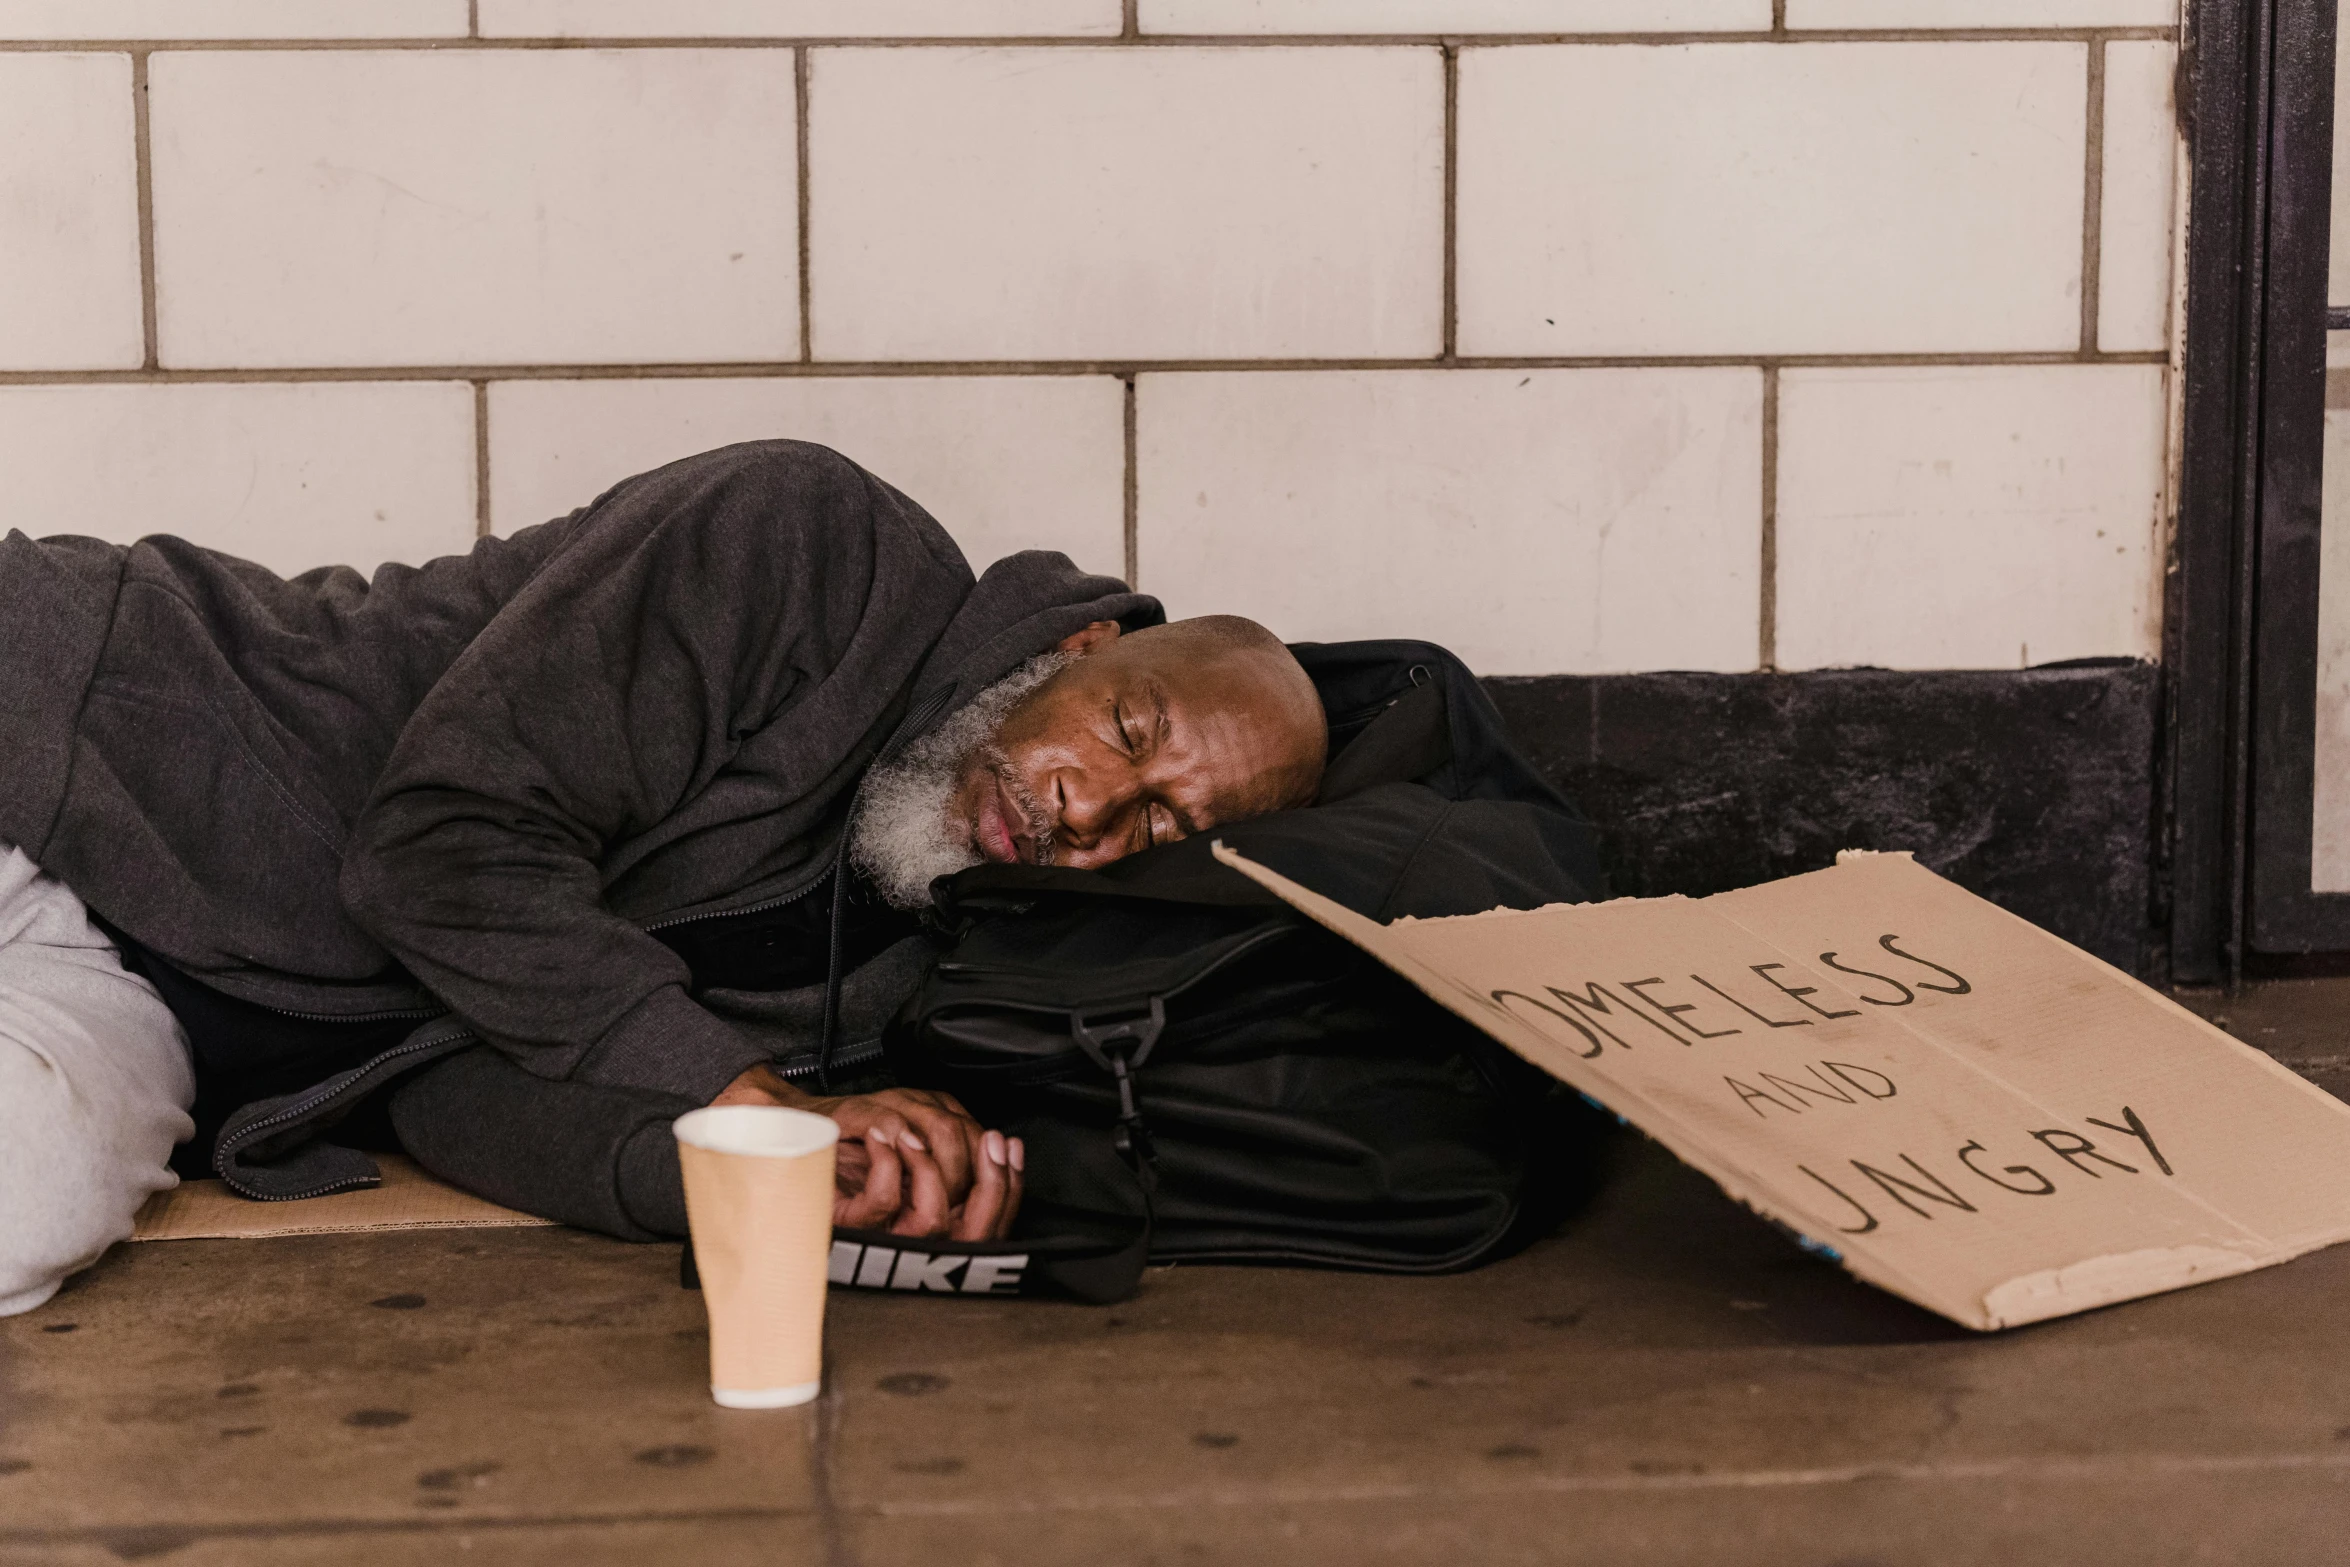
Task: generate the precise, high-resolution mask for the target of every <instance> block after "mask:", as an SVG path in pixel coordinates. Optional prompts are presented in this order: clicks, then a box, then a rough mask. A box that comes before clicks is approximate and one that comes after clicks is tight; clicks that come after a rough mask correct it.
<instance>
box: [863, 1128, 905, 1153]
mask: <svg viewBox="0 0 2350 1567" xmlns="http://www.w3.org/2000/svg"><path fill="white" fill-rule="evenodd" d="M865 1141H867V1142H869V1143H879V1144H881V1145H882V1146H883V1147H885V1148H894V1147H896V1146H897V1141H898V1134H897V1133H895V1132H893V1131H890V1130H889V1129H888V1128H887V1127H881V1126H877V1127H875V1128H873V1130H872V1131H870V1132H867V1133H866V1134H865Z"/></svg>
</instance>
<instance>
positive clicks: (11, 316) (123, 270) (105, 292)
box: [0, 54, 146, 370]
mask: <svg viewBox="0 0 2350 1567" xmlns="http://www.w3.org/2000/svg"><path fill="white" fill-rule="evenodd" d="M131 126H132V110H131V62H130V56H128V55H121V54H16V55H0V370H60V369H110V368H118V367H122V366H131V365H136V364H138V363H139V362H140V360H141V359H142V358H143V357H144V355H145V352H146V350H145V344H144V339H143V332H142V329H141V327H140V325H139V315H140V306H139V230H138V185H137V174H136V164H135V159H134V153H133V150H132V148H133V136H132V128H131Z"/></svg>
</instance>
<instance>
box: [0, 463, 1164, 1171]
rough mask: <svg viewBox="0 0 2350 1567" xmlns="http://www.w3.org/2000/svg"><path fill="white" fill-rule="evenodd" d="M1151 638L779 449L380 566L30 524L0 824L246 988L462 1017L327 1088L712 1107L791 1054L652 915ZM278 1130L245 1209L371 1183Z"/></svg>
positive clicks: (820, 866) (1, 679) (300, 1004)
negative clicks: (265, 559) (456, 1074)
mask: <svg viewBox="0 0 2350 1567" xmlns="http://www.w3.org/2000/svg"><path fill="white" fill-rule="evenodd" d="M1162 618H1163V617H1162V615H1161V612H1160V609H1159V606H1158V604H1157V602H1156V601H1155V600H1152V599H1149V598H1147V597H1144V596H1142V595H1140V594H1135V593H1131V592H1128V591H1126V589H1125V587H1124V585H1123V584H1121V583H1119V582H1117V581H1115V580H1113V579H1109V578H1104V577H1095V576H1088V575H1085V574H1083V573H1080V572H1079V571H1077V569H1076V568H1075V567H1074V566H1072V565H1071V564H1070V563H1069V561H1068V560H1067V559H1066V558H1065V557H1063V556H1060V555H1057V554H1051V553H1046V552H1041V551H1031V552H1027V553H1023V554H1019V555H1014V556H1012V557H1010V558H1008V559H1006V560H1003V561H1000V562H998V563H997V564H996V565H995V566H993V567H991V568H990V569H989V571H988V572H987V574H986V575H985V576H984V577H982V578H979V579H978V580H977V581H976V582H975V581H974V580H973V578H972V575H971V572H970V569H969V568H968V567H967V566H966V565H965V564H964V561H963V558H962V555H961V553H960V552H959V551H958V550H957V549H956V547H955V545H954V542H953V541H952V540H951V539H949V538H948V537H947V535H946V532H945V530H943V529H942V528H940V527H939V525H938V524H937V523H936V522H935V521H933V520H932V519H931V518H930V517H929V516H928V515H927V514H926V513H925V512H923V510H922V509H921V508H920V507H919V506H917V505H915V504H914V503H913V502H912V501H910V500H908V499H907V498H906V497H905V496H903V495H901V494H899V493H898V492H897V491H896V490H893V489H891V488H890V487H889V486H888V485H887V484H884V483H882V482H881V481H880V480H879V479H876V478H875V477H873V476H872V475H871V474H868V473H866V472H865V471H864V470H863V469H861V468H859V467H858V466H857V465H856V464H854V463H852V462H850V461H849V460H848V459H846V458H844V457H842V456H840V455H839V454H838V453H835V452H831V451H828V450H826V449H824V448H822V447H817V446H810V445H805V444H802V443H799V442H792V441H763V442H753V443H749V444H746V445H741V446H733V447H728V448H725V449H724V450H721V451H716V452H710V453H706V454H704V455H702V456H699V457H693V458H689V459H687V460H685V461H683V462H678V463H672V464H670V465H669V466H668V467H665V468H661V469H657V470H655V471H654V472H652V473H648V474H644V475H641V476H639V477H637V478H634V479H630V480H627V481H625V482H624V483H622V484H619V485H617V486H615V487H614V488H613V489H612V490H610V491H609V492H607V493H606V494H605V495H603V496H602V497H600V498H599V499H597V500H596V501H595V502H594V503H593V504H591V505H589V506H587V507H585V508H583V509H582V510H580V511H578V512H575V513H573V514H572V515H571V516H569V517H566V518H563V519H561V520H559V521H556V522H551V523H547V524H545V525H543V526H541V527H536V528H531V529H526V530H524V531H523V532H521V533H518V534H516V535H514V536H513V537H512V538H508V539H485V540H483V541H482V542H481V543H480V544H479V545H478V546H476V547H475V549H474V550H473V551H472V552H471V553H470V554H467V555H463V556H455V557H450V558H448V559H444V560H437V561H433V562H431V563H430V564H428V565H425V566H422V567H416V568H410V567H404V566H386V567H383V568H381V569H380V570H379V571H377V573H376V574H375V576H374V577H373V579H372V580H370V579H365V578H362V577H361V576H359V575H358V574H357V573H356V572H353V571H350V570H348V569H346V568H339V567H338V568H332V569H327V570H321V571H314V572H309V573H306V574H304V575H303V576H300V577H297V578H294V579H292V580H286V579H282V578H279V577H277V576H275V575H273V574H271V573H269V572H267V571H265V570H263V569H261V568H259V567H256V566H253V565H250V564H247V563H245V562H242V561H237V560H233V559H230V558H229V557H226V556H223V555H219V554H216V553H213V552H211V551H208V550H203V549H199V548H197V547H196V546H194V545H190V544H187V543H185V542H182V541H180V540H177V539H172V538H167V537H158V538H152V539H147V540H143V541H141V542H140V543H138V544H136V545H132V546H129V547H127V548H126V547H121V546H115V545H108V544H102V543H99V542H97V541H95V540H89V539H79V538H53V539H44V540H39V541H35V540H31V539H28V538H26V537H24V536H23V535H22V534H18V533H12V534H10V535H8V537H7V538H6V539H5V540H0V715H5V720H6V724H7V730H6V739H7V743H6V744H5V745H0V839H5V840H7V841H10V842H13V843H15V844H17V845H18V846H20V847H21V848H23V849H24V850H25V851H26V852H27V853H28V854H30V855H31V856H32V857H33V858H34V859H35V860H36V861H37V862H39V863H40V864H41V866H42V867H43V868H44V869H46V870H48V871H49V872H51V873H52V874H54V875H56V876H58V877H59V878H60V879H61V880H63V881H64V882H65V883H66V884H67V885H68V886H70V887H72V888H73V889H74V890H75V891H76V892H77V893H79V894H80V895H81V897H82V898H83V900H84V901H85V902H87V903H88V904H89V905H90V906H91V907H92V909H94V910H95V911H96V912H97V913H98V914H100V915H101V916H102V917H103V918H105V919H106V920H107V921H108V922H110V923H111V924H113V925H114V926H115V927H116V928H118V929H119V930H121V931H123V932H124V933H126V934H127V935H129V936H130V937H131V938H133V939H134V940H135V941H136V942H137V943H138V944H139V945H140V946H143V947H144V948H146V949H147V950H148V951H149V952H151V953H153V954H155V955H157V956H159V957H160V958H162V959H164V960H165V961H167V962H168V963H170V964H171V965H172V966H173V967H175V968H177V969H179V970H180V971H181V972H182V973H184V974H187V975H189V976H190V977H192V978H194V979H197V980H199V981H201V982H202V983H203V984H205V985H208V986H211V987H212V988H214V989H216V990H219V991H221V992H223V993H226V994H228V995H230V996H234V997H236V998H239V999H241V1000H244V1001H250V1002H255V1003H259V1004H262V1005H265V1006H268V1007H272V1008H275V1009H278V1010H280V1011H284V1012H289V1013H296V1014H305V1015H319V1016H327V1017H337V1018H351V1017H364V1016H368V1015H380V1014H383V1013H386V1012H392V1011H399V1010H402V1009H406V1008H418V1009H420V1010H430V1009H433V1008H435V1007H445V1008H446V1009H448V1011H449V1012H450V1013H451V1014H453V1016H451V1017H449V1018H447V1019H445V1020H442V1021H440V1022H438V1023H435V1024H430V1025H427V1026H426V1027H425V1028H422V1029H420V1030H418V1033H417V1034H416V1035H415V1036H412V1037H411V1041H410V1044H411V1046H413V1047H415V1048H413V1049H411V1051H410V1053H409V1055H408V1056H407V1057H405V1058H403V1061H402V1062H401V1063H385V1064H384V1066H383V1069H381V1070H377V1071H375V1072H372V1073H368V1074H364V1075H363V1076H362V1077H361V1078H360V1079H358V1080H355V1081H354V1082H352V1083H349V1084H346V1085H343V1088H342V1089H341V1091H339V1092H336V1093H333V1094H329V1095H328V1096H327V1100H328V1101H329V1102H330V1104H341V1103H346V1102H348V1100H349V1098H350V1096H351V1094H352V1092H354V1091H357V1090H360V1089H365V1088H372V1087H373V1086H376V1085H377V1084H378V1083H380V1082H382V1081H384V1080H385V1079H386V1076H387V1073H388V1072H389V1070H390V1069H391V1068H392V1066H393V1065H395V1064H417V1063H419V1062H421V1061H422V1060H427V1059H431V1058H432V1057H434V1056H437V1055H439V1054H442V1053H444V1051H445V1050H446V1049H448V1048H453V1047H455V1046H456V1045H457V1044H459V1043H470V1042H472V1041H473V1040H481V1041H486V1042H487V1043H489V1044H490V1045H492V1046H494V1047H496V1050H497V1051H498V1052H499V1054H500V1055H501V1056H503V1057H504V1058H505V1059H506V1060H507V1061H508V1062H510V1063H511V1064H512V1066H513V1067H515V1068H519V1069H520V1071H521V1072H522V1073H524V1074H527V1075H528V1076H529V1077H531V1078H535V1079H538V1080H541V1081H545V1082H551V1083H576V1084H580V1085H583V1086H589V1087H594V1088H600V1089H607V1090H614V1091H620V1092H634V1093H640V1094H650V1095H653V1096H657V1097H658V1098H660V1099H662V1100H664V1101H675V1102H683V1101H692V1102H697V1103H698V1102H707V1100H708V1099H709V1098H710V1097H711V1096H712V1095H713V1094H715V1093H716V1092H717V1091H718V1089H719V1088H721V1087H723V1086H724V1085H725V1084H726V1083H728V1082H730V1081H731V1080H732V1079H733V1078H734V1077H736V1076H738V1075H739V1074H740V1073H741V1072H742V1071H743V1070H745V1069H746V1068H747V1067H749V1066H750V1065H752V1064H754V1063H756V1062H759V1061H762V1060H766V1059H770V1058H771V1057H772V1056H773V1055H774V1054H775V1053H776V1046H775V1042H774V1040H773V1039H772V1038H766V1037H762V1034H761V1031H759V1030H757V1029H756V1028H746V1027H745V1026H743V1024H742V1023H741V1022H739V1021H737V1020H735V1019H731V1018H727V1017H721V1016H720V1015H718V1014H717V1013H715V1012H713V1011H711V1010H710V1009H709V1008H708V1007H707V1006H705V1005H704V1004H703V1002H702V1001H701V1000H699V999H697V998H696V997H695V996H693V995H692V994H691V993H690V991H689V980H690V976H689V974H688V973H687V971H686V968H685V965H684V963H683V962H682V960H680V959H679V958H678V957H677V956H676V955H675V954H674V953H672V952H671V951H670V950H669V949H668V948H667V947H665V946H664V945H662V944H661V943H660V942H659V941H657V940H655V939H654V938H653V937H651V936H649V935H647V934H646V932H645V927H646V926H648V925H652V924H657V923H660V922H663V921H665V920H669V919H673V918H676V917H678V916H680V915H692V914H700V913H715V912H723V911H728V910H734V909H742V908H748V907H751V906H754V905H757V904H760V903H763V902H766V901H768V900H771V899H777V898H781V897H785V896H788V895H790V894H792V893H793V892H796V891H798V890H800V889H801V888H804V887H806V886H807V885H809V884H810V883H812V882H814V881H815V880H817V879H819V878H820V877H821V876H823V875H824V874H825V873H826V871H827V870H828V869H829V868H830V863H831V854H832V850H833V848H834V846H835V844H836V843H837V841H838V838H839V835H840V833H841V831H842V827H843V823H844V821H845V819H846V815H847V811H848V808H849V803H850V800H851V797H852V795H853V793H854V790H855V787H856V785H857V782H858V781H859V779H860V778H861V777H862V776H863V774H864V772H865V770H866V769H867V768H868V767H869V766H870V765H871V764H872V762H873V761H874V759H875V758H876V756H877V755H878V754H880V753H881V752H882V751H883V750H884V748H885V747H888V746H892V745H903V744H904V743H906V742H907V741H909V740H910V739H912V738H913V737H914V735H915V734H916V733H919V732H921V731H923V730H925V729H927V728H928V727H929V726H930V725H932V724H935V723H936V722H938V721H939V720H940V719H942V718H943V717H944V716H945V715H946V714H947V713H949V712H951V711H953V709H954V708H955V707H957V706H959V705H960V704H961V703H962V702H964V701H967V700H968V699H969V698H970V697H971V696H972V695H974V694H976V693H977V692H978V691H979V690H980V689H981V688H983V687H984V686H986V685H987V684H988V683H990V682H991V681H993V680H995V679H996V678H998V677H1000V676H1001V675H1003V674H1004V673H1006V672H1008V671H1009V670H1011V669H1012V668H1014V667H1015V666H1017V665H1018V664H1019V663H1020V662H1021V661H1022V660H1024V659H1026V658H1029V657H1031V656H1033V655H1035V654H1037V653H1039V652H1042V651H1044V650H1045V649H1046V648H1049V647H1050V646H1051V645H1052V644H1053V643H1054V642H1056V641H1058V640H1059V639H1060V638H1062V637H1064V636H1066V635H1068V634H1069V633H1070V632H1073V631H1075V630H1077V629H1078V628H1079V627H1081V626H1083V625H1085V624H1087V623H1088V622H1090V621H1095V620H1118V621H1121V622H1123V623H1124V624H1125V625H1126V626H1128V627H1129V628H1135V627H1140V626H1144V625H1150V624H1155V623H1157V622H1158V621H1159V620H1160V619H1162ZM427 1045H430V1046H431V1048H429V1049H428V1048H425V1047H426V1046H427ZM327 1086H329V1087H332V1086H333V1085H327ZM291 1097H293V1098H296V1099H305V1098H308V1099H316V1098H318V1096H317V1095H310V1096H291ZM289 1108H299V1107H289V1106H282V1105H281V1106H277V1107H274V1108H272V1109H271V1110H270V1115H271V1116H275V1117H277V1119H276V1120H274V1121H272V1122H271V1125H270V1127H269V1128H268V1131H269V1135H267V1136H266V1137H263V1136H251V1135H249V1136H247V1137H246V1138H245V1140H244V1142H243V1144H242V1145H241V1146H242V1150H243V1152H242V1155H241V1156H239V1157H242V1158H243V1159H245V1160H246V1161H248V1163H247V1166H246V1169H245V1173H246V1174H248V1175H251V1174H253V1173H254V1172H253V1167H252V1161H257V1160H260V1159H263V1158H265V1157H266V1158H270V1159H274V1160H276V1161H277V1163H278V1164H279V1165H280V1166H281V1169H280V1171H279V1174H280V1175H282V1176H283V1177H284V1178H283V1179H280V1180H276V1181H274V1182H272V1181H270V1180H267V1179H260V1180H257V1181H256V1182H254V1183H252V1185H253V1189H255V1192H256V1195H272V1196H290V1195H295V1194H296V1189H297V1188H299V1189H303V1190H308V1189H316V1188H317V1186H318V1185H319V1182H320V1181H321V1180H329V1181H330V1183H331V1185H333V1186H342V1185H357V1184H365V1182H366V1180H367V1179H370V1178H372V1171H371V1169H369V1170H364V1171H363V1170H362V1168H361V1167H362V1166H364V1165H365V1161H364V1160H360V1161H359V1162H358V1164H356V1165H354V1164H352V1163H351V1162H350V1161H349V1160H343V1161H340V1162H339V1163H333V1164H332V1169H331V1170H330V1169H329V1166H328V1165H325V1164H318V1163H317V1162H316V1161H312V1163H311V1164H309V1165H307V1166H303V1167H302V1168H300V1169H297V1168H296V1165H299V1164H300V1163H301V1161H298V1160H297V1161H292V1162H289V1161H288V1160H287V1159H286V1157H285V1156H286V1155H287V1153H288V1151H289V1149H291V1148H294V1147H296V1146H298V1145H299V1144H301V1143H302V1142H304V1141H305V1140H306V1135H307V1131H308V1129H309V1128H312V1127H314V1126H315V1125H317V1124H318V1122H319V1121H320V1120H321V1119H322V1118H323V1116H324V1115H326V1114H331V1108H330V1109H326V1110H321V1111H319V1112H318V1113H309V1114H297V1115H287V1114H286V1113H285V1112H286V1111H287V1110H288V1109H289ZM252 1119H253V1118H248V1124H247V1131H248V1132H251V1130H252V1127H251V1124H250V1123H251V1120H252ZM260 1119H263V1120H268V1119H269V1117H268V1116H264V1117H261V1118H260ZM228 1143H229V1139H228V1138H227V1137H224V1138H223V1149H224V1155H223V1160H222V1167H223V1173H231V1168H232V1166H233V1165H234V1164H235V1162H236V1161H235V1158H232V1157H230V1155H231V1154H232V1153H233V1152H234V1151H233V1150H229V1149H228ZM354 1157H355V1156H354ZM338 1171H339V1172H340V1173H339V1174H336V1173H334V1172H338ZM262 1188H269V1189H267V1190H262Z"/></svg>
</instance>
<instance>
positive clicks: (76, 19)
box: [0, 0, 465, 39]
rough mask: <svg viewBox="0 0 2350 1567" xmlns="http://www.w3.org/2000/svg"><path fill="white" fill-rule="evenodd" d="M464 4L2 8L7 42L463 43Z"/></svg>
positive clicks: (38, 0)
mask: <svg viewBox="0 0 2350 1567" xmlns="http://www.w3.org/2000/svg"><path fill="white" fill-rule="evenodd" d="M464 36H465V0H0V38H26V39H37V38H173V39H180V38H185V39H199V38H462V37H464Z"/></svg>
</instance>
